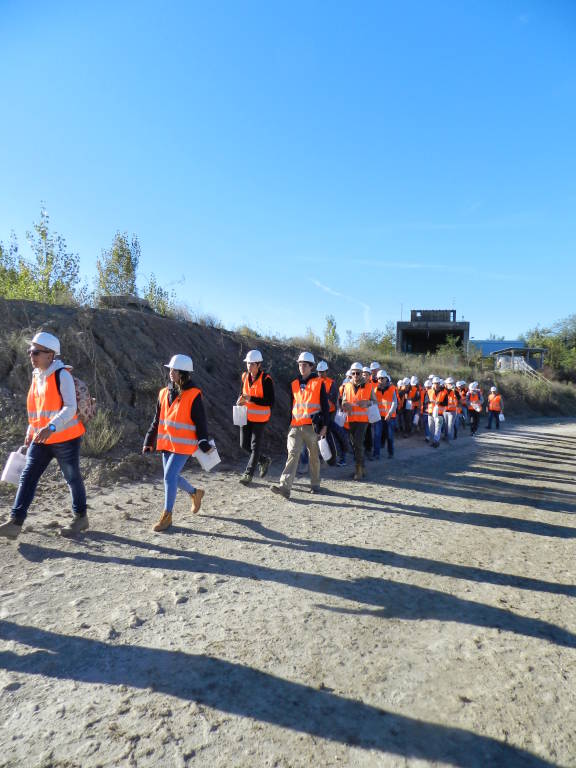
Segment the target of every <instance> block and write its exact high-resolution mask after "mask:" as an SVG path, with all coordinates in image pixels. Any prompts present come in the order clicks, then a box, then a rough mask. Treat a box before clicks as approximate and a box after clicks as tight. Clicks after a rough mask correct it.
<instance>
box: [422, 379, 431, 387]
mask: <svg viewBox="0 0 576 768" xmlns="http://www.w3.org/2000/svg"><path fill="white" fill-rule="evenodd" d="M431 386H432V382H431V381H430V379H426V381H425V382H424V388H425V389H430V387H431Z"/></svg>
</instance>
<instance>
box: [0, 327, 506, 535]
mask: <svg viewBox="0 0 576 768" xmlns="http://www.w3.org/2000/svg"><path fill="white" fill-rule="evenodd" d="M28 354H29V356H30V362H31V364H32V368H33V373H32V383H31V385H30V389H29V392H28V398H27V410H28V429H27V432H26V437H25V446H26V449H27V453H26V464H25V467H24V469H23V471H22V474H21V476H20V481H19V485H18V490H17V493H16V497H15V500H14V504H13V506H12V510H11V513H10V517H9V519H8V520H6V521H5V522H4V523H2V524H0V537H5V538H9V539H16V538H18V536H19V535H20V533H21V530H22V525H23V523H24V520H25V519H26V516H27V513H28V508H29V507H30V504H31V503H32V500H33V499H34V495H35V492H36V487H37V485H38V482H39V480H40V478H41V476H42V474H43V473H44V471H45V470H46V468H47V467H48V465H49V464H50V462H51V460H52V459H53V458H55V459H56V461H57V462H58V464H59V466H60V470H61V472H62V474H63V476H64V479H65V480H66V482H67V484H68V486H69V489H70V494H71V497H72V512H73V517H72V520H71V521H70V523H69V524H68V525H66V526H64V527H62V529H61V534H62V535H63V536H74V535H76V534H79V533H82V532H83V531H86V530H87V529H88V527H89V522H88V515H87V503H86V491H85V487H84V483H83V480H82V476H81V472H80V445H81V440H82V435H83V434H84V432H85V427H84V424H83V423H82V420H81V418H80V417H79V412H78V406H79V404H78V402H77V389H76V383H75V380H74V378H73V376H72V375H71V373H70V366H66V365H64V363H63V362H62V360H61V358H60V341H59V339H58V338H57V337H56V336H54V335H52V334H50V333H47V332H45V331H42V332H40V333H37V334H36V335H35V336H34V338H33V339H32V340H31V342H30V346H29V349H28ZM244 362H245V364H246V371H245V372H244V373H243V374H242V385H241V391H240V394H239V396H238V399H237V403H236V404H237V406H240V407H241V408H244V409H245V423H244V424H243V425H242V426H241V427H240V445H241V446H242V448H243V449H244V450H245V451H246V452H247V453H248V454H249V458H248V463H247V465H246V468H245V470H244V472H243V473H242V474H241V476H240V478H239V481H240V483H242V484H243V485H246V486H248V485H250V483H251V482H252V479H253V477H254V475H255V473H256V472H257V473H258V475H259V476H260V477H265V476H266V474H267V472H268V469H269V467H270V463H271V459H270V456H269V455H267V454H266V453H264V451H263V447H264V436H265V430H266V425H267V424H268V422H269V420H270V416H271V413H272V408H273V406H274V402H275V392H274V382H273V380H272V377H271V376H270V374H269V373H267V372H266V371H264V369H263V363H264V361H263V357H262V354H261V352H260V351H259V350H250V351H249V352H248V353H247V355H246V358H245V360H244ZM297 362H298V376H297V377H296V378H295V379H294V380H293V381H292V382H291V384H290V392H291V422H290V429H289V432H288V438H287V451H288V456H287V460H286V463H285V466H284V469H283V470H282V473H281V475H280V480H279V483H278V484H275V485H271V486H270V487H271V491H272V492H273V493H275V494H277V495H280V496H282V497H284V498H286V499H288V498H290V493H291V490H292V485H293V483H294V479H295V476H296V473H297V471H298V467H299V465H300V463H301V461H305V463H306V464H307V465H308V467H309V473H310V489H309V490H310V492H311V493H320V491H321V488H320V463H321V459H320V450H319V446H320V447H322V449H323V450H322V453H323V454H324V456H325V457H326V460H327V461H328V462H329V463H331V464H335V465H337V466H345V465H346V463H347V454H348V453H349V452H351V453H352V455H353V458H354V474H353V478H354V480H362V479H364V478H365V476H366V469H365V461H366V459H368V460H378V459H379V458H380V456H381V452H382V450H383V449H385V450H386V451H387V455H388V458H392V457H393V456H394V438H395V434H396V432H398V433H399V434H402V435H403V436H404V437H408V436H409V435H411V434H413V433H423V434H424V438H425V440H426V441H428V442H429V443H430V445H431V446H432V447H434V448H437V447H438V446H439V445H440V441H441V439H442V438H445V439H446V440H447V441H452V440H455V439H456V438H457V437H458V430H459V428H460V426H461V425H462V424H469V426H470V432H471V434H472V435H475V434H476V433H477V430H478V425H479V419H480V414H481V413H482V411H483V408H484V397H483V393H482V391H481V389H480V387H479V385H478V382H472V383H471V384H470V385H467V384H466V382H464V381H457V382H455V381H454V379H453V378H451V377H448V378H447V379H445V380H444V379H441V378H440V377H438V376H434V375H431V376H430V377H429V378H428V379H427V380H426V381H425V382H424V384H423V386H421V385H420V384H419V381H418V377H416V376H411V377H406V378H404V379H401V380H399V381H398V382H397V384H393V383H392V381H391V379H390V376H389V375H388V373H387V372H386V371H385V370H384V369H383V368H381V366H380V365H379V364H378V363H377V362H373V363H371V364H370V366H363V365H362V364H361V363H359V362H356V363H353V364H352V365H351V366H350V369H349V370H348V371H347V373H346V376H345V378H344V380H343V382H342V383H341V384H340V385H338V383H337V382H336V380H335V379H334V378H332V377H331V376H330V375H329V372H328V371H329V366H328V363H327V362H326V361H324V360H321V361H319V362H318V364H316V361H315V358H314V355H313V354H312V353H311V352H302V353H301V354H300V356H299V357H298V361H297ZM165 367H166V368H168V369H169V383H168V385H167V386H165V387H163V388H161V389H160V392H159V394H158V399H157V402H156V408H155V412H154V416H153V419H152V423H151V424H150V427H149V429H148V431H147V433H146V436H145V438H144V444H143V447H142V453H148V452H150V451H154V450H156V451H160V452H162V461H163V469H164V508H163V510H162V513H161V515H160V518H159V520H158V521H157V522H156V524H155V525H154V527H153V530H154V531H156V532H162V531H166V530H168V529H169V528H170V526H171V525H172V514H173V508H174V504H175V501H176V495H177V491H178V489H180V490H182V491H184V493H186V494H187V495H188V496H189V499H190V509H191V512H192V513H193V514H195V513H197V512H198V511H199V510H200V507H201V504H202V499H203V497H204V490H202V489H200V488H196V487H194V486H193V485H192V484H191V483H190V482H188V480H186V479H185V478H184V477H183V476H182V471H183V469H184V467H185V465H186V462H187V461H188V459H189V457H190V456H193V455H194V454H195V453H196V452H197V451H201V452H202V453H210V452H211V451H213V450H215V449H214V445H213V441H210V438H209V432H208V425H207V419H206V412H205V409H204V403H203V399H202V392H201V390H200V389H199V388H198V387H196V386H194V382H193V380H192V373H193V370H194V365H193V361H192V359H191V358H190V357H189V356H188V355H184V354H177V355H174V356H173V357H172V358H171V360H170V362H169V363H166V365H165ZM487 410H488V423H487V428H488V429H491V428H492V424H494V426H495V428H496V429H498V428H499V426H500V421H502V420H503V418H504V415H503V411H504V408H503V401H502V397H501V395H500V394H499V393H498V391H497V389H496V387H491V390H490V393H489V395H488V398H487ZM320 441H325V443H324V444H322V443H321V442H320Z"/></svg>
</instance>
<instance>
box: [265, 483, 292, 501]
mask: <svg viewBox="0 0 576 768" xmlns="http://www.w3.org/2000/svg"><path fill="white" fill-rule="evenodd" d="M270 490H271V491H272V493H275V494H276V495H277V496H283V497H284V498H285V499H289V498H290V491H289V490H288V488H284V486H283V485H273V486H272V487H271V488H270Z"/></svg>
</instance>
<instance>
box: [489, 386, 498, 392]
mask: <svg viewBox="0 0 576 768" xmlns="http://www.w3.org/2000/svg"><path fill="white" fill-rule="evenodd" d="M490 392H498V390H497V388H496V387H490Z"/></svg>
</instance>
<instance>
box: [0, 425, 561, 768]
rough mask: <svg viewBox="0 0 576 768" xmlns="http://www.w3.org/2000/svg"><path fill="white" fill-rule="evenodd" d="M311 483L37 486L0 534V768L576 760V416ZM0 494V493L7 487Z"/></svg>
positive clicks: (221, 480)
mask: <svg viewBox="0 0 576 768" xmlns="http://www.w3.org/2000/svg"><path fill="white" fill-rule="evenodd" d="M506 426H507V429H506V431H505V432H502V433H500V434H495V433H483V434H482V435H481V436H480V437H479V438H477V439H476V440H473V439H471V438H470V437H468V436H465V437H463V438H461V439H459V440H458V441H457V442H456V443H455V444H454V445H451V446H448V445H444V444H443V445H442V446H441V448H440V449H439V450H437V451H433V450H431V449H430V448H428V447H427V446H426V445H425V444H424V443H423V441H422V440H421V439H418V440H417V439H415V438H413V439H410V440H407V441H398V443H399V445H398V450H397V456H396V458H395V459H394V460H393V461H384V462H380V463H372V464H370V465H369V472H370V477H369V479H368V481H367V482H364V483H354V482H352V481H351V480H350V473H351V471H350V467H348V468H341V469H338V468H334V469H331V468H329V469H328V470H327V471H326V472H325V473H324V481H323V482H324V489H325V494H324V495H322V496H318V497H316V496H313V497H312V496H310V495H308V494H307V493H306V492H305V491H306V487H307V481H306V478H301V479H300V480H299V481H298V483H297V485H296V487H295V490H294V493H293V497H292V499H291V500H290V501H285V500H284V499H282V498H280V497H276V496H274V495H273V494H271V493H270V490H269V485H270V481H273V480H274V479H275V478H277V476H278V474H279V472H280V469H281V466H280V465H281V462H280V461H277V462H275V464H274V465H273V468H272V471H271V478H270V479H269V478H266V479H265V480H259V481H257V482H255V483H254V486H253V487H250V488H244V487H242V486H240V485H239V484H238V482H237V477H238V475H237V472H236V471H235V470H236V469H237V468H235V467H224V468H221V469H220V470H216V471H214V472H213V473H211V474H210V475H203V474H201V473H200V472H199V471H198V469H197V468H196V467H193V468H191V469H190V470H189V472H188V475H189V477H191V478H192V481H193V482H197V484H198V485H200V486H201V487H204V488H205V489H206V497H205V501H204V504H203V507H202V510H201V514H200V515H198V516H197V517H192V516H191V515H190V513H189V511H188V504H187V500H186V499H185V498H179V500H178V501H177V506H176V511H175V519H176V525H175V526H174V527H173V529H172V530H171V531H170V532H169V533H166V534H155V533H152V532H151V530H150V528H151V525H152V524H153V522H154V521H155V519H156V517H157V516H158V514H159V512H160V510H161V508H162V484H161V481H160V480H159V479H158V476H156V477H155V478H153V479H151V480H150V481H148V482H134V483H131V484H127V483H125V484H116V485H113V486H108V487H104V486H97V485H95V484H94V481H91V483H90V484H89V495H90V520H91V530H90V531H89V532H88V534H87V535H85V536H83V537H79V538H78V539H76V540H66V539H62V538H61V537H60V536H59V535H58V529H59V526H60V524H61V523H63V522H64V521H65V520H66V519H67V516H68V512H67V507H68V500H67V496H66V491H65V487H63V484H62V482H61V480H60V479H59V477H58V475H57V474H56V473H53V474H51V475H49V476H47V477H46V478H45V480H44V481H43V485H42V492H41V493H40V495H39V497H38V499H37V502H36V503H35V505H34V507H33V510H32V512H31V514H30V516H29V519H28V522H27V526H26V528H25V530H24V532H23V534H22V536H21V537H20V539H19V540H18V541H17V542H16V543H4V544H0V552H1V558H0V600H1V602H0V691H1V694H2V695H1V696H0V720H1V722H2V729H1V731H0V746H1V749H0V765H2V766H10V767H12V766H14V768H15V767H16V766H18V768H21V766H25V767H26V768H28V767H29V766H34V767H35V766H42V767H43V768H48V767H49V766H51V767H54V768H56V766H58V767H61V768H64V767H66V768H74V767H76V766H78V768H80V767H81V768H95V767H96V766H106V768H108V767H110V768H111V767H113V766H114V767H116V766H138V767H139V768H140V767H141V768H145V767H148V766H210V768H212V767H214V768H218V767H222V768H224V767H226V768H230V767H231V766H232V767H236V766H237V767H240V766H245V767H246V768H255V767H259V766H266V767H268V766H270V767H272V766H278V767H280V766H282V767H290V768H292V767H294V768H296V767H302V768H304V767H306V768H308V767H310V766H350V767H352V766H353V767H354V768H368V767H373V766H410V767H411V768H416V767H418V768H422V767H423V766H433V765H434V766H448V765H450V766H470V767H473V766H474V767H476V766H478V768H480V767H482V768H484V767H485V766H505V767H506V768H508V767H509V766H522V767H524V766H529V767H530V766H552V765H554V766H576V727H575V726H576V715H575V712H576V603H575V601H574V597H575V596H576V583H575V569H574V546H575V543H576V542H575V538H576V527H575V526H574V524H573V523H572V516H573V515H574V513H575V512H576V495H575V493H574V490H575V480H574V477H575V464H576V460H575V458H574V455H575V449H576V424H575V423H574V422H561V423H555V424H552V423H545V422H540V423H532V424H530V425H528V426H520V425H517V426H515V427H512V426H509V425H508V422H507V424H506ZM3 505H4V508H5V509H7V508H8V504H7V499H6V496H4V502H3Z"/></svg>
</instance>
